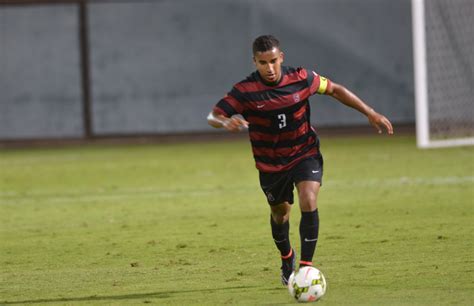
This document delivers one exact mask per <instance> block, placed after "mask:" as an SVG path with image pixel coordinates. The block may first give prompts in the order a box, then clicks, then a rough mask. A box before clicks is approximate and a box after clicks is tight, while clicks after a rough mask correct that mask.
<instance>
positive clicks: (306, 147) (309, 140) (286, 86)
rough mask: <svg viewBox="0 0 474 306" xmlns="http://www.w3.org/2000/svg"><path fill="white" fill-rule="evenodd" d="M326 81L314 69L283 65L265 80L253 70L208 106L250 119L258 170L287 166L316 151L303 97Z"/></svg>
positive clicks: (322, 87)
mask: <svg viewBox="0 0 474 306" xmlns="http://www.w3.org/2000/svg"><path fill="white" fill-rule="evenodd" d="M330 85H331V83H330V81H329V80H328V79H326V78H324V77H322V76H320V75H318V74H317V73H316V72H314V71H308V70H306V69H304V68H292V67H285V66H282V78H281V79H280V81H279V83H278V84H275V85H272V86H270V85H267V84H265V82H264V81H263V80H262V78H261V77H260V75H259V73H258V72H257V71H255V72H254V73H252V74H251V75H250V76H248V77H247V78H246V79H245V80H243V81H241V82H239V83H237V84H235V85H234V87H233V88H232V90H231V91H230V92H229V93H228V94H227V95H226V96H225V97H224V98H222V99H221V100H220V101H219V102H218V103H217V104H216V106H215V107H214V109H213V110H214V112H216V113H217V114H222V115H224V116H227V117H230V116H233V115H236V114H241V115H242V116H243V117H244V118H245V119H246V120H247V121H248V122H249V136H250V142H251V144H252V151H253V156H254V158H255V162H256V167H257V169H258V170H260V171H262V172H280V171H286V170H288V169H291V167H293V166H294V165H295V164H297V163H298V162H299V161H301V160H303V159H306V158H308V157H311V156H315V155H317V154H319V139H318V136H317V135H316V132H315V130H314V128H313V127H312V126H311V123H310V104H309V101H308V98H309V97H310V96H311V95H313V94H315V93H319V94H323V93H325V92H326V89H327V88H329V86H330Z"/></svg>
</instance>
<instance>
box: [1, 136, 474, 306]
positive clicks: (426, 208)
mask: <svg viewBox="0 0 474 306" xmlns="http://www.w3.org/2000/svg"><path fill="white" fill-rule="evenodd" d="M322 149H323V154H324V157H325V176H324V186H323V188H322V189H321V193H320V197H319V201H318V206H319V208H320V218H321V227H320V240H319V243H318V248H317V252H316V256H315V265H316V266H317V267H319V268H320V269H321V270H322V271H323V273H324V274H325V275H326V278H327V280H328V291H327V294H326V296H325V297H324V298H323V300H322V301H321V302H320V303H321V304H323V305H348V304H363V305H450V304H456V305H470V304H471V303H472V301H473V300H474V284H473V270H474V264H473V263H474V259H473V256H472V254H473V251H474V250H473V245H472V241H473V239H472V238H473V234H472V233H473V229H474V228H473V222H472V216H473V204H474V202H473V201H474V200H473V199H474V161H473V156H474V149H473V148H472V147H471V148H469V147H464V148H449V149H436V150H418V149H416V148H415V142H414V139H413V138H412V137H399V136H395V137H357V138H351V139H349V138H334V139H327V138H326V139H324V137H323V148H322ZM298 223H299V211H298V209H297V206H295V207H294V209H293V212H292V219H291V238H292V242H293V245H294V246H295V247H296V248H297V250H298V249H299V237H298ZM0 235H1V237H0V238H1V245H0V266H1V274H0V304H61V305H63V304H67V305H78V304H91V305H92V304H94V305H95V304H107V305H124V304H130V305H132V304H142V303H155V304H176V305H189V304H200V305H202V304H210V305H216V304H226V303H243V304H259V305H265V304H268V305H276V304H286V303H293V301H292V298H291V297H290V296H289V295H288V293H287V290H286V289H285V288H283V287H282V286H281V285H280V283H279V265H280V260H279V257H278V252H277V250H276V248H275V247H274V245H273V241H272V239H271V234H270V228H269V211H268V207H267V204H266V201H265V198H264V195H263V193H262V192H261V191H260V189H259V183H258V176H257V171H256V170H255V168H254V166H253V160H252V157H251V153H250V147H249V144H248V143H247V142H244V141H237V142H220V143H216V142H215V143H199V144H166V145H134V146H88V147H83V148H64V149H59V148H56V149H31V150H4V151H1V152H0Z"/></svg>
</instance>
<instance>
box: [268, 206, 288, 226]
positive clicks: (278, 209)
mask: <svg viewBox="0 0 474 306" xmlns="http://www.w3.org/2000/svg"><path fill="white" fill-rule="evenodd" d="M290 209H291V206H290V204H287V203H284V204H280V205H277V206H273V207H272V208H271V211H272V218H273V220H274V221H275V223H277V224H283V223H285V222H287V221H288V220H289V218H290Z"/></svg>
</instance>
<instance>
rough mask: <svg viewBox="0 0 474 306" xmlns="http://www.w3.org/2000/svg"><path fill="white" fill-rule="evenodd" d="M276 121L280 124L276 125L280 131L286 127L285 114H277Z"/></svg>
mask: <svg viewBox="0 0 474 306" xmlns="http://www.w3.org/2000/svg"><path fill="white" fill-rule="evenodd" d="M278 120H280V122H279V123H278V127H279V128H280V129H282V128H284V127H285V126H286V115H285V114H279V115H278Z"/></svg>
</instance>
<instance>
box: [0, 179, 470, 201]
mask: <svg viewBox="0 0 474 306" xmlns="http://www.w3.org/2000/svg"><path fill="white" fill-rule="evenodd" d="M473 184H474V176H448V177H430V178H423V177H398V178H370V179H360V180H357V181H355V180H325V181H324V187H323V188H325V189H328V188H329V189H331V188H338V189H341V188H344V187H346V188H354V187H356V188H359V187H372V188H378V187H380V188H384V187H401V186H407V187H409V186H427V185H433V186H439V185H473ZM253 191H256V192H259V191H260V188H259V186H258V185H231V184H230V185H229V187H227V188H211V187H205V188H201V189H195V190H193V189H162V188H158V187H156V188H155V187H147V188H131V189H115V190H114V189H103V190H93V191H84V192H70V193H61V194H58V193H54V192H45V191H31V192H28V193H17V192H13V191H2V190H0V204H1V203H7V202H10V201H11V202H18V201H28V200H29V201H38V200H40V199H39V198H42V199H41V200H47V201H48V202H91V201H99V200H100V201H106V200H117V199H122V200H123V199H124V198H136V197H147V198H156V199H172V198H176V197H192V198H197V197H206V196H210V195H218V194H222V193H224V194H234V195H235V194H247V193H249V192H253ZM471 191H472V192H474V189H472V190H471Z"/></svg>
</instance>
